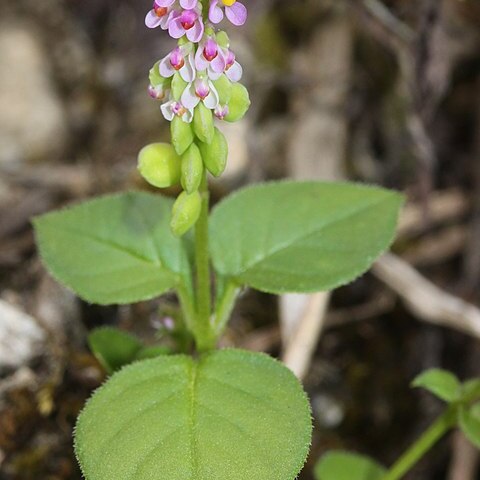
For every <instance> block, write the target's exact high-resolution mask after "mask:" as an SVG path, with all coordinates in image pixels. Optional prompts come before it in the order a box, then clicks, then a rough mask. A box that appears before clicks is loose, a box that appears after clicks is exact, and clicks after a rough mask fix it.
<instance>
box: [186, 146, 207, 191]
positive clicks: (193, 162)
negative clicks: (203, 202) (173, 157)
mask: <svg viewBox="0 0 480 480" xmlns="http://www.w3.org/2000/svg"><path fill="white" fill-rule="evenodd" d="M202 177H203V161H202V155H201V154H200V150H199V149H198V147H197V146H196V145H195V144H194V143H192V145H190V148H189V149H188V150H187V151H186V152H185V153H184V154H183V156H182V178H181V182H182V187H183V188H184V190H185V191H186V192H187V193H193V192H196V191H197V190H198V189H199V187H200V183H201V181H202Z"/></svg>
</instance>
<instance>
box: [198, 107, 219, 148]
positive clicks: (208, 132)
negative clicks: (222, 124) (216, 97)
mask: <svg viewBox="0 0 480 480" xmlns="http://www.w3.org/2000/svg"><path fill="white" fill-rule="evenodd" d="M193 131H194V132H195V135H196V136H197V137H198V138H199V139H200V141H202V142H204V143H210V142H211V141H212V139H213V135H214V133H215V130H214V126H213V113H212V111H211V110H209V109H208V108H207V107H206V106H205V105H204V104H203V102H200V103H199V104H198V105H197V107H196V108H195V113H194V115H193Z"/></svg>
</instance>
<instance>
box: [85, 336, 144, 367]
mask: <svg viewBox="0 0 480 480" xmlns="http://www.w3.org/2000/svg"><path fill="white" fill-rule="evenodd" d="M88 345H89V346H90V349H91V350H92V352H93V354H94V355H95V357H97V360H98V361H99V362H100V363H101V364H102V366H103V368H105V370H106V371H107V373H108V374H112V373H113V372H115V371H116V370H120V368H122V367H123V366H125V365H128V364H129V363H131V362H133V361H134V360H135V359H136V357H137V355H138V353H139V352H140V351H141V350H142V348H143V345H142V342H140V340H138V338H136V337H134V336H133V335H130V334H128V333H126V332H123V331H122V330H119V329H118V328H112V327H101V328H96V329H95V330H93V332H92V333H90V335H89V336H88Z"/></svg>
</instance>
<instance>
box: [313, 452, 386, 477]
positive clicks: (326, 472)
mask: <svg viewBox="0 0 480 480" xmlns="http://www.w3.org/2000/svg"><path fill="white" fill-rule="evenodd" d="M386 473H387V471H386V470H385V468H384V467H382V466H381V465H379V464H378V463H376V462H375V461H374V460H372V459H370V458H369V457H365V456H363V455H357V454H354V453H349V452H329V453H327V454H325V455H324V456H323V457H322V458H321V460H320V461H319V462H318V463H317V465H316V467H315V478H316V479H317V480H381V479H382V477H383V476H384V475H385V474H386Z"/></svg>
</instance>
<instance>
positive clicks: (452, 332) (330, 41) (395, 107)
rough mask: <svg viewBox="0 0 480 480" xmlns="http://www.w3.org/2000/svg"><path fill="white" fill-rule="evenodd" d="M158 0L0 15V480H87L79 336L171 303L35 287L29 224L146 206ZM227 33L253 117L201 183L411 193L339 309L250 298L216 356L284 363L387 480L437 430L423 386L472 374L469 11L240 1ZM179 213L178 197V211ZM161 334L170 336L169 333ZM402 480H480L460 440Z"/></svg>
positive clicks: (96, 371)
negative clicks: (108, 199)
mask: <svg viewBox="0 0 480 480" xmlns="http://www.w3.org/2000/svg"><path fill="white" fill-rule="evenodd" d="M150 3H151V2H150V0H41V1H38V0H16V1H15V2H11V1H8V0H0V479H1V480H14V479H19V480H20V479H22V480H23V479H24V480H28V479H36V480H39V479H40V480H41V479H48V480H61V479H80V478H81V476H80V473H79V470H78V468H77V466H76V462H75V460H74V456H73V450H72V440H71V435H72V428H73V425H74V422H75V418H76V415H77V414H78V412H79V410H80V409H81V407H82V405H83V404H84V401H85V399H86V398H87V397H88V396H89V395H90V393H91V391H92V390H93V389H94V388H96V387H97V386H98V385H99V384H100V383H101V382H102V381H103V379H104V373H103V371H102V369H101V367H100V366H99V364H98V363H97V362H96V360H95V359H94V358H93V357H92V355H91V354H90V353H89V351H88V348H87V346H86V335H87V333H88V331H89V330H91V329H92V328H94V327H98V326H101V325H115V326H119V327H121V328H124V329H127V330H129V331H132V332H135V333H136V334H137V335H139V336H140V337H142V338H143V339H145V340H146V341H147V342H148V341H150V342H151V341H153V339H154V338H155V337H157V338H159V337H162V336H163V337H165V336H166V335H165V334H166V332H167V330H168V329H169V328H171V326H169V325H167V324H166V322H165V321H164V318H165V312H166V311H167V310H168V308H171V306H172V305H174V299H173V298H168V297H167V298H164V299H162V300H159V301H156V302H149V303H144V304H138V305H133V306H128V307H109V308H105V307H103V308H100V307H95V306H91V305H87V304H85V303H83V302H81V301H79V300H78V299H76V298H75V297H74V296H73V294H71V293H70V292H68V291H66V290H65V289H63V288H62V287H60V286H58V285H57V284H56V283H55V282H54V281H53V280H52V279H51V278H50V277H49V276H48V275H47V274H46V272H45V270H44V268H43V267H42V265H41V263H40V261H39V259H38V257H37V254H36V251H35V246H34V238H33V233H32V229H31V225H30V219H31V218H32V217H33V216H35V215H38V214H41V213H43V212H46V211H48V210H50V209H53V208H57V207H59V206H62V205H65V204H67V203H69V202H72V201H79V200H81V199H85V198H88V197H91V196H93V195H97V194H102V193H106V192H112V191H118V190H123V189H128V188H137V189H138V188H142V189H145V188H147V187H146V185H145V184H144V183H143V181H142V180H141V179H140V177H139V175H138V174H137V172H136V155H137V153H138V151H139V150H140V149H141V148H142V147H143V146H144V145H145V144H147V143H149V142H152V141H159V140H167V139H168V136H169V131H168V124H167V122H165V121H164V120H163V118H162V117H161V114H160V111H159V108H158V107H159V105H158V104H157V103H156V102H155V101H153V100H151V99H150V98H149V97H148V95H147V85H148V79H147V76H148V70H149V68H150V67H151V66H152V65H153V63H154V62H155V61H157V60H158V59H159V58H161V57H163V56H164V55H165V54H166V53H167V51H168V50H169V48H170V47H171V45H172V42H171V41H170V40H169V39H168V38H167V36H166V35H165V34H162V32H160V31H159V30H155V31H148V30H147V29H146V28H145V27H144V25H143V19H144V15H145V13H146V12H147V11H148V10H149V8H150V7H151V4H150ZM246 3H247V4H248V6H249V13H250V20H249V22H248V25H247V28H242V29H235V28H233V27H231V26H230V25H226V29H227V31H228V32H229V34H230V35H231V38H232V44H233V47H234V49H235V51H236V53H237V58H238V60H239V61H240V62H241V63H242V65H243V67H244V71H245V77H244V83H245V84H246V85H247V86H248V87H249V89H250V92H251V97H252V101H253V103H252V108H251V110H250V112H249V114H248V115H247V117H246V118H245V119H244V120H243V121H242V122H240V123H238V124H235V125H222V130H223V131H224V132H225V134H226V135H227V136H228V138H229V142H230V145H231V154H230V159H229V167H228V171H227V173H226V175H225V176H224V177H222V179H221V180H220V181H219V182H216V183H214V184H213V186H212V188H213V192H214V198H215V199H217V200H218V199H220V198H221V197H222V196H224V195H226V194H227V193H228V192H229V191H231V190H233V189H235V188H238V187H239V186H241V185H244V184H247V183H251V182H258V181H262V180H266V179H278V178H283V177H293V178H298V179H302V178H309V179H311V178H319V179H325V180H338V179H349V180H357V181H362V182H367V183H375V184H380V185H384V186H387V187H390V188H395V189H398V190H402V191H404V192H406V194H407V196H408V203H407V206H406V208H405V210H404V213H403V215H402V219H401V222H400V227H399V235H398V240H397V242H396V243H395V245H394V247H393V254H391V255H389V256H387V257H384V258H383V259H382V260H380V261H379V262H378V263H377V264H376V266H375V267H374V269H373V271H372V272H371V273H369V274H367V275H365V276H363V277H362V278H360V279H359V280H357V281H356V282H354V283H353V284H351V285H349V286H347V287H344V288H341V289H339V290H338V291H335V292H334V293H333V295H331V296H330V295H327V294H320V295H315V296H313V297H303V296H286V297H284V298H281V299H280V301H279V300H278V299H277V298H275V297H271V296H268V295H264V294H260V293H256V292H251V291H248V292H245V293H244V294H243V296H242V298H241V300H240V303H239V305H238V307H237V309H236V311H235V313H234V319H233V321H232V323H231V327H230V329H229V331H228V332H227V334H226V336H225V339H224V340H223V344H224V345H235V346H238V347H242V348H249V349H254V350H262V351H266V352H269V353H271V354H273V355H278V356H282V357H283V358H284V359H285V360H286V362H287V364H289V365H292V366H293V367H292V368H294V370H295V371H296V372H297V373H298V374H299V376H301V377H303V379H304V382H305V385H306V389H307V391H308V393H309V395H310V397H311V400H312V404H313V414H314V422H315V427H316V428H315V434H314V442H313V447H312V452H311V455H310V459H309V461H308V463H307V466H306V468H305V471H304V472H303V473H302V478H304V479H310V478H312V466H313V465H314V463H315V460H316V459H317V458H318V457H319V456H320V455H321V454H322V452H324V451H325V450H328V449H330V448H349V449H354V450H357V451H360V452H362V453H367V454H371V455H374V456H375V457H376V458H377V459H378V460H380V461H382V462H385V463H387V464H388V463H391V462H392V461H393V460H394V459H395V458H396V457H397V456H398V455H399V454H400V453H401V452H402V451H403V449H404V448H405V447H406V446H407V445H408V444H409V442H411V441H412V440H413V439H414V438H415V437H416V436H417V435H418V434H419V433H420V432H421V431H422V430H423V429H424V428H425V427H426V426H427V425H428V424H429V422H431V421H432V419H433V418H434V417H435V416H436V415H437V414H438V413H439V412H440V411H441V408H442V405H441V404H440V403H439V402H438V401H437V400H435V399H433V398H432V397H431V396H429V395H427V394H423V393H421V392H417V391H411V390H410V389H409V382H410V381H411V379H412V378H413V377H414V376H415V375H416V374H417V373H419V372H420V371H421V370H423V369H425V368H429V367H433V366H435V367H443V368H447V369H451V370H452V371H454V372H455V373H456V374H458V375H459V376H460V377H462V378H466V377H471V376H480V349H479V344H478V340H479V338H480V310H479V309H478V306H479V305H480V289H479V287H480V95H479V92H480V1H479V0H416V1H413V0H384V1H381V0H296V1H294V2H292V1H288V0H250V2H246ZM171 193H172V194H175V192H174V191H172V192H171ZM167 323H168V322H167ZM409 478H410V479H426V480H445V479H448V480H474V479H478V478H480V473H479V469H478V453H477V452H476V451H475V450H474V449H473V447H472V446H471V445H470V444H469V443H468V442H467V441H466V440H465V439H464V438H463V437H462V436H461V435H460V434H457V433H455V434H453V435H451V436H449V437H448V438H446V439H445V440H443V441H442V442H441V443H440V444H439V445H438V446H437V448H436V449H435V450H434V451H433V452H432V453H430V454H429V455H428V457H427V458H426V459H425V460H424V461H422V462H421V463H420V465H419V466H418V467H417V469H416V470H415V471H414V472H413V473H412V474H411V476H410V477H409Z"/></svg>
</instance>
